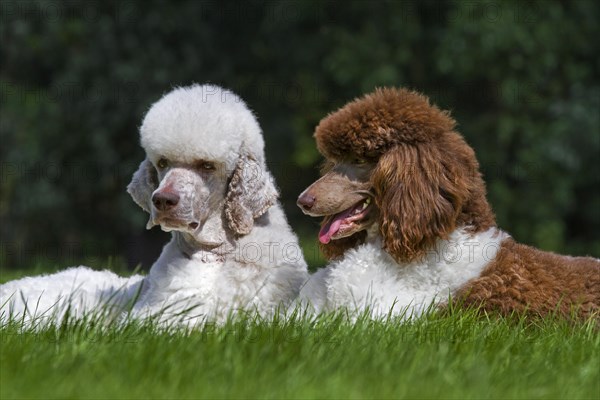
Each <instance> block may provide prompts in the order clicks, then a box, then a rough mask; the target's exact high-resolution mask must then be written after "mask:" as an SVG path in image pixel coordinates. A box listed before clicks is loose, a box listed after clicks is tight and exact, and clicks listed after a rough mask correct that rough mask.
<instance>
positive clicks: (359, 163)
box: [352, 158, 367, 165]
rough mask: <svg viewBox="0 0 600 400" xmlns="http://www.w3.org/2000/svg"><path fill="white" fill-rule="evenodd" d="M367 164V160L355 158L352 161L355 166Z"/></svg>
mask: <svg viewBox="0 0 600 400" xmlns="http://www.w3.org/2000/svg"><path fill="white" fill-rule="evenodd" d="M366 163H367V160H364V159H362V158H355V159H354V160H352V164H355V165H363V164H366Z"/></svg>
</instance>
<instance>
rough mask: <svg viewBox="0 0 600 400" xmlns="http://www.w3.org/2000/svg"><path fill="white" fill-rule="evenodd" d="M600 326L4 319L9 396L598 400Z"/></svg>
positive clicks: (4, 395)
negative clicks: (182, 325)
mask: <svg viewBox="0 0 600 400" xmlns="http://www.w3.org/2000/svg"><path fill="white" fill-rule="evenodd" d="M45 269H46V270H47V268H45ZM38 270H40V271H38ZM42 270H44V268H43V266H41V267H40V268H38V269H36V270H29V271H18V272H17V271H11V272H9V271H6V270H4V271H0V280H1V281H6V280H9V279H14V278H18V277H19V276H20V275H23V274H26V275H32V274H33V273H35V272H41V271H42ZM598 327H599V325H598V322H597V321H595V322H594V321H592V322H589V323H587V324H583V323H582V324H576V325H574V324H570V323H568V322H566V321H561V320H555V319H547V320H536V321H531V320H523V319H518V318H513V319H510V318H508V319H507V318H484V317H480V316H477V315H476V313H474V312H472V311H465V310H451V311H449V312H448V313H445V314H441V313H431V314H428V315H426V316H425V317H423V318H421V319H418V320H416V321H413V322H402V321H399V320H388V321H379V322H373V321H370V320H368V319H359V320H358V321H357V322H356V323H350V322H349V321H348V320H347V319H346V318H344V316H343V315H341V314H337V315H324V316H320V317H318V318H312V319H311V318H306V317H296V318H292V319H290V320H288V321H283V320H273V321H262V322H261V321H255V320H251V319H249V318H238V320H234V321H231V322H230V323H229V324H227V325H226V326H222V327H216V326H213V325H207V326H206V327H204V328H203V329H199V330H196V331H193V332H182V331H171V332H165V331H160V330H158V329H157V328H156V327H155V326H153V325H152V324H150V323H146V324H143V325H140V324H135V323H130V324H124V325H119V326H117V325H112V326H106V325H102V324H98V323H96V322H94V321H93V320H92V321H83V322H70V323H67V324H65V325H63V326H60V327H57V328H46V329H43V330H39V331H31V330H23V329H21V328H20V327H19V325H18V324H17V323H7V322H4V323H2V322H0V399H11V398H40V399H42V398H43V399H48V398H123V399H124V398H127V399H131V398H443V399H481V398H484V399H486V398H489V399H506V398H511V399H514V398H522V399H556V398H564V399H600V331H599V329H598Z"/></svg>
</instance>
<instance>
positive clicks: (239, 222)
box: [225, 152, 279, 235]
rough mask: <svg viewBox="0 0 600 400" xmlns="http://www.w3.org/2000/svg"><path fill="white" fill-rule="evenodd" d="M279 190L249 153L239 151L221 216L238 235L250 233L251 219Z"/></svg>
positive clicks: (252, 222) (270, 202)
mask: <svg viewBox="0 0 600 400" xmlns="http://www.w3.org/2000/svg"><path fill="white" fill-rule="evenodd" d="M278 196H279V193H278V192H277V189H276V188H275V184H274V183H273V177H271V174H270V173H269V172H268V171H267V169H266V168H265V167H264V165H263V164H262V163H260V162H259V161H258V160H257V159H256V157H254V156H253V155H252V154H248V153H246V152H242V153H241V155H240V158H239V159H238V162H237V165H236V167H235V171H234V172H233V175H232V177H231V181H230V182H229V189H228V192H227V197H226V200H225V217H226V219H227V223H228V225H229V228H230V229H231V230H233V231H234V232H235V233H237V234H238V235H246V234H248V233H250V231H251V230H252V227H253V226H254V219H256V218H258V217H260V216H261V215H263V214H264V213H265V212H266V211H267V210H268V209H269V207H271V206H272V205H273V204H274V203H275V201H276V200H277V197H278Z"/></svg>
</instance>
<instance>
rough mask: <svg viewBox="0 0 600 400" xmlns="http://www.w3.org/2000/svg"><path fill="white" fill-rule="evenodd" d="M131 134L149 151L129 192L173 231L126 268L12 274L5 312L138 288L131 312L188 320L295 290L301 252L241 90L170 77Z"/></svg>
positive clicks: (270, 301)
mask: <svg viewBox="0 0 600 400" xmlns="http://www.w3.org/2000/svg"><path fill="white" fill-rule="evenodd" d="M140 137H141V144H142V147H144V149H145V151H146V155H147V159H146V160H144V161H143V162H142V164H141V165H140V168H139V169H138V171H136V173H135V174H134V176H133V179H132V182H131V183H130V185H129V186H128V192H129V193H130V194H131V196H132V197H133V199H134V200H135V201H136V203H137V204H138V205H140V207H142V208H143V209H144V210H145V211H147V212H149V213H150V221H149V223H148V226H149V227H151V226H153V225H155V224H158V225H160V226H161V228H162V229H163V230H165V231H172V232H173V233H172V239H171V241H170V242H169V243H168V244H167V245H166V246H165V247H164V249H163V251H162V254H161V255H160V257H159V258H158V260H157V261H156V262H155V263H154V265H153V266H152V268H151V269H150V272H149V274H148V275H147V276H146V277H144V278H143V279H142V277H139V276H136V277H132V278H129V279H125V278H119V277H117V276H116V275H114V274H113V273H111V272H108V271H103V272H96V271H91V270H89V269H87V268H85V267H79V268H75V269H70V270H67V271H64V272H61V273H58V274H54V275H49V276H45V277H35V278H24V279H21V280H18V281H14V282H10V283H7V284H5V285H2V286H0V304H1V305H2V310H1V312H2V313H4V316H5V317H6V316H7V315H8V314H11V315H13V316H14V317H17V318H22V319H24V320H27V321H30V320H31V318H32V317H33V316H32V315H30V314H28V313H27V312H26V308H29V309H30V310H31V308H32V306H31V305H32V303H37V304H38V307H37V309H38V310H47V309H52V308H53V306H55V305H56V306H57V307H58V308H59V309H60V310H59V311H54V313H55V314H54V315H55V316H56V317H58V318H56V319H55V321H60V320H61V319H62V317H63V316H64V307H63V305H64V304H66V302H65V303H63V302H62V300H61V301H59V304H58V305H57V304H56V303H57V299H71V301H72V302H74V303H75V304H74V306H76V308H77V309H76V312H75V313H73V310H71V311H69V312H70V313H71V314H72V315H75V316H77V317H79V316H81V315H83V314H85V313H86V312H90V311H93V310H96V309H97V308H98V307H99V306H100V305H101V304H103V303H105V302H106V299H107V298H109V299H111V300H110V301H111V303H110V304H111V305H117V306H123V305H124V304H125V303H126V302H127V301H132V298H133V299H135V296H136V295H139V298H137V301H136V303H135V304H134V305H133V308H132V310H131V312H130V315H131V316H132V317H134V318H147V317H155V318H156V319H157V320H158V321H160V322H161V323H163V324H178V325H179V324H183V325H185V326H192V325H195V324H198V323H202V322H204V321H206V320H212V321H217V322H222V321H224V320H225V319H226V318H228V316H229V315H231V314H235V313H237V312H239V311H241V310H244V311H253V312H254V311H256V312H258V313H259V314H260V315H262V316H268V315H271V314H272V313H274V312H276V311H277V309H278V308H279V307H280V306H283V307H285V306H287V305H289V303H290V302H291V301H292V300H293V299H294V298H295V297H296V296H297V295H298V292H299V290H300V287H301V285H302V284H303V283H304V282H305V281H306V279H307V271H306V263H305V261H304V259H303V256H302V252H301V250H300V247H299V245H298V240H297V237H296V236H295V234H294V233H293V232H292V231H291V229H290V227H289V225H288V224H287V221H286V218H285V215H284V213H283V210H282V208H281V206H280V204H279V203H278V202H277V190H276V188H275V186H274V184H273V179H272V177H271V175H270V174H269V172H268V171H267V169H266V165H265V159H264V142H263V138H262V134H261V130H260V127H259V125H258V123H257V121H256V119H255V117H254V115H253V114H252V112H251V111H250V110H249V109H248V108H247V107H246V105H245V104H244V102H243V101H242V100H241V99H240V98H239V97H238V96H236V95H235V94H233V93H232V92H230V91H228V90H224V89H221V88H219V87H217V86H213V85H203V86H200V85H193V86H190V87H183V88H177V89H174V90H173V91H171V92H170V93H168V94H166V95H165V96H164V97H163V98H161V99H160V100H159V101H158V102H156V103H155V104H154V105H153V106H152V107H151V108H150V110H149V111H148V113H147V114H146V116H145V118H144V121H143V123H142V126H141V128H140ZM161 159H164V161H163V162H164V164H165V165H162V162H161V163H160V165H159V161H160V160H161ZM205 163H210V165H212V166H213V167H214V169H203V165H205ZM165 194H167V195H170V196H176V198H177V199H178V200H177V202H176V205H172V206H169V207H167V208H168V209H159V207H158V206H157V205H156V199H157V197H156V196H157V195H165ZM153 196H154V197H153ZM153 199H154V200H155V202H154V203H153ZM163 207H164V206H163ZM9 298H10V300H9ZM73 300H74V301H73ZM25 302H27V304H25ZM71 308H73V305H72V306H71ZM0 316H1V315H0Z"/></svg>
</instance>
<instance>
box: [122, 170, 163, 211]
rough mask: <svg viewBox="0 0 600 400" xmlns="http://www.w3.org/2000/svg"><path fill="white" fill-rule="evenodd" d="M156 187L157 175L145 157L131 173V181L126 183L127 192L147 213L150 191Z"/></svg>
mask: <svg viewBox="0 0 600 400" xmlns="http://www.w3.org/2000/svg"><path fill="white" fill-rule="evenodd" d="M157 187H158V176H157V174H156V169H154V166H153V165H152V163H151V162H150V161H149V160H148V159H147V158H146V159H145V160H144V161H142V163H141V164H140V166H139V168H138V170H137V171H135V173H134V174H133V177H132V178H131V182H130V183H129V185H127V193H129V194H130V195H131V198H133V201H135V202H136V204H137V205H138V206H140V207H142V209H143V210H144V211H146V212H147V213H150V210H151V208H152V203H151V198H152V193H153V192H154V191H155V190H156V188H157Z"/></svg>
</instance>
